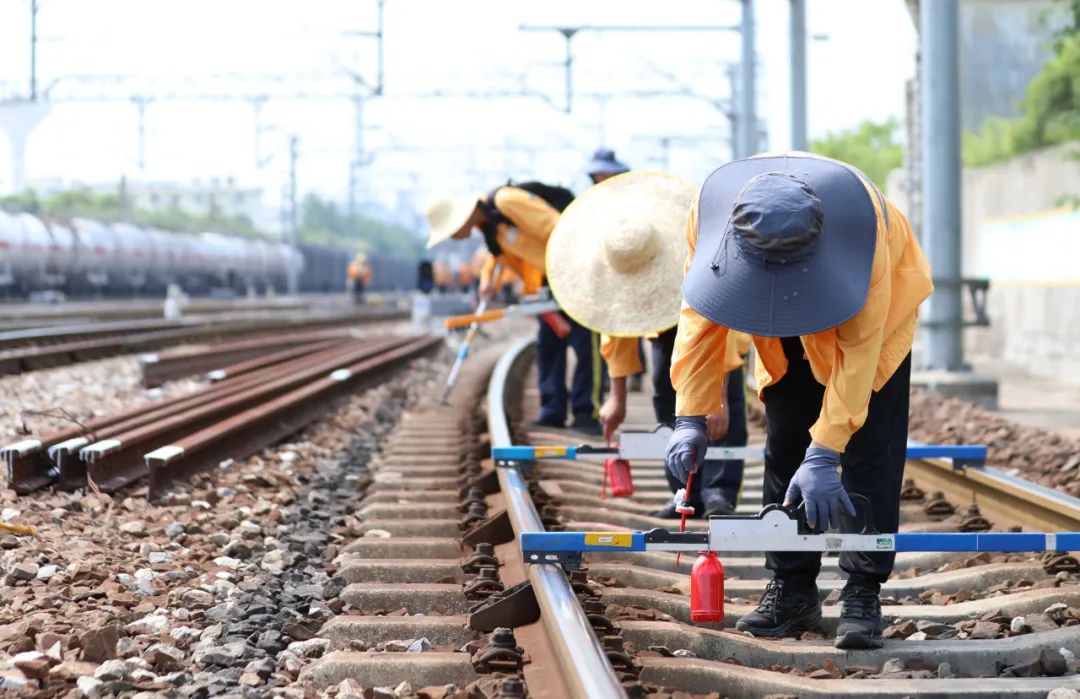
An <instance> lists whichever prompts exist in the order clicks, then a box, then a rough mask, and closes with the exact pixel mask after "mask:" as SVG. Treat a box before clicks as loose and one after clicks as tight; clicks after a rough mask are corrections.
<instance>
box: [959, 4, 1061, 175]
mask: <svg viewBox="0 0 1080 699" xmlns="http://www.w3.org/2000/svg"><path fill="white" fill-rule="evenodd" d="M1057 11H1058V12H1063V13H1065V16H1066V18H1067V21H1066V22H1064V25H1065V26H1064V28H1063V29H1062V30H1061V31H1060V32H1059V33H1058V35H1057V38H1056V40H1055V42H1054V55H1053V57H1052V58H1051V59H1050V60H1049V61H1047V63H1046V65H1044V66H1043V68H1042V70H1041V71H1039V73H1038V74H1037V75H1036V76H1035V77H1034V78H1033V79H1032V81H1031V82H1030V83H1028V86H1027V90H1026V91H1025V93H1024V99H1023V100H1022V101H1021V103H1020V116H1019V117H1017V118H1015V119H1002V118H999V117H991V118H989V119H987V120H986V121H984V122H983V123H982V124H981V125H980V126H979V129H978V130H977V131H975V132H974V133H971V132H969V133H965V134H964V164H965V165H969V166H976V167H977V166H980V165H989V164H991V163H996V162H1000V161H1002V160H1007V159H1009V158H1011V157H1013V156H1015V155H1019V154H1020V153H1026V152H1028V151H1032V150H1035V149H1037V148H1045V147H1047V146H1053V145H1057V144H1060V143H1066V142H1069V141H1075V140H1080V0H1068V2H1065V3H1063V4H1062V5H1061V6H1059V7H1058V8H1057Z"/></svg>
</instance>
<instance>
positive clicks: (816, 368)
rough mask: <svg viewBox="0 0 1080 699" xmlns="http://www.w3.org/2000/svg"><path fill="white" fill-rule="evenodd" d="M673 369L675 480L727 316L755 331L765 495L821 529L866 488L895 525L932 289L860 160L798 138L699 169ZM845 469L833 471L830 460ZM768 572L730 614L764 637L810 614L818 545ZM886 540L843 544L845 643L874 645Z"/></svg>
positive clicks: (694, 461)
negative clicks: (921, 328) (748, 608)
mask: <svg viewBox="0 0 1080 699" xmlns="http://www.w3.org/2000/svg"><path fill="white" fill-rule="evenodd" d="M687 241H688V243H689V247H690V251H691V253H690V254H691V261H690V266H689V269H688V271H687V274H686V279H685V281H684V283H683V296H684V299H685V303H684V304H683V308H682V313H681V316H680V318H679V325H678V335H677V337H676V339H675V353H674V357H673V359H672V366H671V377H672V383H673V384H674V386H675V390H676V393H677V400H676V414H677V415H678V416H679V417H677V418H676V421H675V425H676V426H675V431H674V434H673V435H672V437H671V441H670V442H669V444H668V451H667V466H668V469H670V470H671V471H672V473H674V474H675V476H676V478H678V479H679V480H685V478H686V476H687V474H688V473H690V472H691V471H693V470H694V469H695V468H697V466H698V465H699V464H700V462H701V457H702V455H703V454H704V452H705V448H706V430H707V427H706V417H705V416H706V415H709V414H710V413H716V412H718V411H719V410H721V405H720V396H722V395H724V391H723V383H724V376H725V374H724V371H723V369H724V368H725V362H726V358H727V357H729V356H730V349H729V345H730V343H731V342H732V337H731V335H732V330H739V331H742V332H746V333H749V334H751V335H752V336H753V341H754V346H755V347H756V349H757V367H756V370H757V379H758V387H759V392H760V396H761V400H762V401H763V402H764V405H765V415H766V423H767V428H766V430H767V434H766V439H767V441H766V446H765V485H764V493H763V495H764V502H765V504H771V503H781V502H783V503H784V504H786V505H794V504H797V503H798V502H799V501H802V502H803V504H804V505H805V508H806V519H807V523H808V524H809V525H810V526H812V527H816V528H817V530H818V531H824V530H827V529H830V528H838V527H841V525H842V520H841V513H846V514H848V515H854V514H855V511H854V508H853V507H852V503H851V499H850V498H849V497H848V491H850V492H852V493H858V494H860V495H864V496H866V497H867V498H868V499H869V501H870V503H871V505H872V507H873V516H874V522H875V524H876V525H877V530H878V531H880V532H886V533H889V532H895V531H896V530H897V527H898V524H899V518H900V484H901V481H902V479H903V471H904V457H905V452H906V445H907V427H908V391H909V387H910V382H911V343H912V336H913V334H914V332H915V321H916V316H917V312H918V308H919V304H920V303H922V301H923V300H924V299H926V297H927V296H929V295H930V292H931V291H932V290H933V284H932V282H931V276H930V267H929V265H928V264H927V262H926V259H925V257H924V256H923V253H922V250H921V249H920V248H919V245H918V243H917V242H916V240H915V237H914V236H913V235H912V233H911V228H910V227H909V226H908V222H907V220H906V219H905V218H904V216H903V215H902V214H901V213H900V212H899V211H898V210H897V209H896V208H895V207H894V206H893V205H892V204H890V203H889V202H888V201H887V200H886V199H885V197H884V196H882V194H881V193H880V192H879V191H878V190H877V189H876V188H875V187H874V185H873V184H872V183H871V182H870V181H869V180H868V179H867V178H866V176H865V175H863V174H862V173H861V172H859V171H858V170H856V169H855V168H854V167H851V166H849V165H846V164H844V163H841V162H838V161H835V160H828V159H825V158H819V157H815V156H811V155H809V154H807V153H798V152H795V153H786V154H764V155H760V156H756V157H753V158H748V159H745V160H736V161H733V162H731V163H729V164H727V165H724V166H723V167H721V168H719V169H718V170H716V171H715V172H713V173H712V175H710V176H709V178H708V179H707V180H706V181H705V184H704V186H703V187H702V190H701V194H700V196H699V198H698V204H697V206H696V207H695V209H694V211H693V212H692V214H691V218H690V221H689V223H688V227H687ZM838 466H839V467H841V468H842V471H843V473H842V475H841V474H840V473H838V472H837V467H838ZM765 560H766V567H767V568H768V569H769V570H771V571H772V573H773V579H772V581H771V582H770V583H769V585H768V587H767V588H766V590H765V594H764V596H763V597H762V599H761V603H760V605H759V606H758V608H757V609H756V610H755V611H753V612H751V613H750V614H747V615H746V616H744V617H742V618H741V619H740V620H739V621H738V623H737V625H736V628H738V629H740V630H742V631H748V632H750V633H752V634H754V635H758V636H785V635H797V634H799V633H800V632H802V631H804V630H806V629H809V628H813V627H816V626H817V625H818V624H819V622H820V620H821V602H820V600H819V597H818V590H817V586H816V578H817V575H818V572H819V570H820V568H821V554H820V553H806V552H798V553H796V552H770V553H767V554H766V558H765ZM893 560H894V554H893V553H849V552H844V553H841V554H840V568H841V569H842V570H843V571H844V572H845V573H847V576H848V578H847V584H846V585H845V587H844V589H843V592H842V594H841V597H840V600H841V602H842V605H843V607H842V610H841V613H840V615H841V619H840V623H839V626H838V628H837V634H836V645H837V647H839V648H866V647H879V646H880V645H881V633H882V621H881V603H880V601H879V598H878V593H879V591H880V588H881V584H882V583H884V582H885V581H886V580H887V579H888V577H889V575H890V573H891V572H892V568H893Z"/></svg>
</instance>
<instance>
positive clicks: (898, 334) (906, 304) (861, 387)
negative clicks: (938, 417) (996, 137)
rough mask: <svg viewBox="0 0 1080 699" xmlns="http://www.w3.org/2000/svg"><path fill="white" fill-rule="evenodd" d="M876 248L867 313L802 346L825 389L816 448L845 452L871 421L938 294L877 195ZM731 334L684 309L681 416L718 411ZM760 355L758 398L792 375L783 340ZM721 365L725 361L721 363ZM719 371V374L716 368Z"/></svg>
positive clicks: (691, 228) (676, 356) (893, 213)
mask: <svg viewBox="0 0 1080 699" xmlns="http://www.w3.org/2000/svg"><path fill="white" fill-rule="evenodd" d="M870 199H871V200H872V201H873V202H874V208H875V210H876V212H877V221H878V227H877V244H876V247H875V251H874V262H873V270H872V272H871V278H870V289H869V293H868V295H867V299H866V305H864V306H863V308H862V310H861V311H859V313H857V314H856V315H855V316H854V317H853V318H852V319H851V320H848V321H846V322H844V323H843V324H841V325H839V326H837V327H835V328H830V329H828V330H825V331H823V332H820V333H815V334H813V335H805V336H803V337H802V338H801V339H802V345H803V348H804V349H805V351H806V357H807V359H808V360H809V362H810V368H811V370H812V371H813V374H814V378H815V379H817V380H818V382H819V383H821V384H822V385H823V386H825V396H824V399H823V400H822V405H821V413H820V415H819V417H818V420H817V422H815V423H814V426H813V427H812V428H811V429H810V436H811V437H812V438H813V439H814V441H816V442H817V443H819V444H821V445H823V446H826V447H828V448H830V449H834V450H836V451H843V450H844V448H845V447H847V443H848V440H850V439H851V435H853V434H855V432H857V431H858V430H859V428H860V427H862V425H863V423H864V422H865V421H866V412H867V406H868V405H869V403H870V395H871V392H872V391H877V390H880V389H881V387H882V386H884V385H885V382H886V381H888V380H889V378H890V377H891V376H892V375H893V373H894V372H895V371H896V369H897V367H898V366H899V365H900V363H901V362H902V361H903V360H904V358H905V357H906V356H907V355H908V353H909V352H911V344H912V340H913V338H914V334H915V322H916V319H917V317H918V310H919V304H921V303H922V302H923V301H924V300H925V299H926V297H927V296H929V295H930V293H931V292H932V291H933V289H934V285H933V282H932V281H931V276H930V265H929V263H927V261H926V258H925V257H924V256H923V252H922V249H921V248H920V247H919V243H918V241H917V240H916V239H915V236H914V235H912V232H911V226H910V225H908V222H907V219H906V218H904V216H903V214H901V213H900V212H899V211H898V210H897V209H896V208H895V207H894V206H893V205H892V204H891V203H886V206H888V226H886V223H885V221H886V218H885V217H884V216H883V212H882V210H881V207H880V202H879V200H878V197H877V196H876V195H873V196H871V197H870ZM697 233H698V231H697V206H696V205H695V206H694V208H693V209H692V210H691V212H690V219H689V222H688V225H687V231H686V238H687V242H688V243H689V247H690V250H689V254H688V255H687V261H686V264H687V266H688V267H689V264H690V260H691V258H692V257H693V254H694V248H695V247H696V245H697ZM730 332H731V331H729V330H728V328H725V327H722V326H720V325H717V324H715V323H713V322H711V321H709V320H707V319H705V318H703V317H702V316H700V315H699V314H698V313H697V312H696V311H695V310H694V309H692V308H690V306H689V305H687V304H686V302H685V301H684V302H683V306H682V311H681V316H680V318H679V330H678V335H677V336H676V339H675V351H674V353H673V355H672V361H671V382H672V384H673V385H674V387H675V391H676V406H675V414H676V415H707V414H709V413H715V412H717V411H718V409H719V407H720V404H721V400H722V394H721V391H720V386H721V377H722V373H721V371H718V369H723V370H725V371H726V370H730V369H731V368H733V367H730V366H729V361H730V357H731V355H730V353H729V352H728V348H727V345H728V344H729V335H730ZM753 342H754V346H755V347H756V348H757V366H756V368H755V371H756V376H757V385H758V391H759V394H760V392H762V391H764V390H765V388H766V387H768V386H770V385H772V384H774V383H776V382H777V381H779V380H780V379H781V378H783V376H784V374H785V373H786V372H787V358H786V357H785V356H784V350H783V347H782V346H781V344H780V338H776V337H757V336H754V338H753ZM717 357H727V358H728V359H727V360H724V361H722V362H719V363H718V362H717V361H716V358H717ZM718 364H719V366H718Z"/></svg>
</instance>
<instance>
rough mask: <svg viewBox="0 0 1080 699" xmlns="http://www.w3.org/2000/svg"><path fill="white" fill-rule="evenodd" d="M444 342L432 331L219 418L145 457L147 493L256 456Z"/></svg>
mask: <svg viewBox="0 0 1080 699" xmlns="http://www.w3.org/2000/svg"><path fill="white" fill-rule="evenodd" d="M440 346H442V339H441V338H438V337H433V336H430V335H425V336H421V337H419V338H415V339H412V340H405V341H403V342H401V343H397V344H394V345H391V346H388V347H387V348H385V349H384V350H383V351H381V352H379V353H376V354H374V355H369V356H366V357H365V358H363V359H361V360H360V361H357V362H356V363H354V364H350V365H349V366H348V367H344V368H341V369H337V370H335V371H333V372H330V373H329V374H328V375H326V376H324V377H322V378H319V379H316V380H314V381H310V382H306V383H305V384H304V385H302V386H300V387H299V388H296V389H294V390H292V391H290V392H288V393H283V394H279V395H277V396H276V397H274V398H272V399H271V400H268V401H266V402H263V403H260V404H258V405H255V406H253V407H251V408H248V409H247V410H244V411H243V412H240V413H237V414H233V415H232V416H230V417H228V418H226V419H224V420H221V421H218V422H215V423H214V424H211V425H209V426H208V427H206V428H204V429H201V430H199V431H197V432H195V433H192V434H187V435H186V436H184V437H181V438H180V439H178V440H176V441H174V442H172V443H169V444H166V445H164V446H161V447H158V448H157V449H155V450H154V451H152V452H149V453H147V454H145V455H144V456H143V458H144V470H145V472H147V473H148V474H149V476H150V483H149V490H148V491H147V497H148V498H150V499H152V500H153V499H156V498H158V497H160V496H162V495H164V494H165V493H167V492H168V490H169V488H170V487H171V486H172V484H173V483H175V482H177V481H179V480H186V479H189V478H191V477H192V476H193V475H195V474H198V473H202V472H205V471H209V470H210V469H212V468H213V467H214V466H215V465H216V464H218V463H219V462H220V461H221V460H223V459H225V458H232V459H238V458H243V457H245V456H247V455H249V454H253V453H255V452H256V451H258V450H259V449H262V448H263V447H265V446H266V445H267V444H272V443H273V442H275V441H277V440H278V439H282V438H283V437H285V436H287V435H289V434H292V433H294V432H296V431H298V430H300V429H301V428H303V427H304V426H305V425H307V424H308V423H309V422H311V421H312V420H314V419H315V418H317V417H318V416H319V415H321V414H323V413H325V412H326V411H327V409H328V408H329V407H330V406H331V401H332V400H334V399H336V398H338V397H339V396H341V395H343V394H346V393H350V392H355V391H357V390H359V389H361V388H364V387H367V386H370V385H374V384H375V383H377V382H378V381H379V380H380V379H381V378H383V377H384V376H385V374H386V373H387V372H389V371H392V370H394V369H396V368H397V367H398V366H400V365H401V364H403V363H406V362H408V361H411V360H412V359H415V358H417V357H420V356H422V355H424V354H427V353H428V352H432V351H434V350H436V349H437V348H438V347H440Z"/></svg>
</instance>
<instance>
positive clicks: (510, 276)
mask: <svg viewBox="0 0 1080 699" xmlns="http://www.w3.org/2000/svg"><path fill="white" fill-rule="evenodd" d="M496 264H501V265H502V271H501V272H499V278H498V279H496V280H494V282H492V281H491V275H492V274H494V272H495V265H496ZM515 275H516V276H517V277H518V278H520V279H521V283H522V285H523V287H524V288H523V293H524V294H526V295H528V294H535V293H536V292H538V291H540V287H541V286H543V284H544V272H543V271H542V270H539V269H537V268H536V267H533V266H532V265H530V264H529V263H528V262H526V261H525V260H523V259H521V258H520V257H518V256H517V255H514V254H511V253H508V252H505V251H504V252H503V254H502V255H499V257H498V258H496V257H495V256H494V255H491V254H488V256H487V257H486V258H484V267H483V269H481V270H480V284H481V285H482V286H486V285H487V284H490V283H494V284H495V288H496V289H502V288H503V287H504V286H505V285H507V284H510V283H512V282H513V280H514V276H515Z"/></svg>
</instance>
